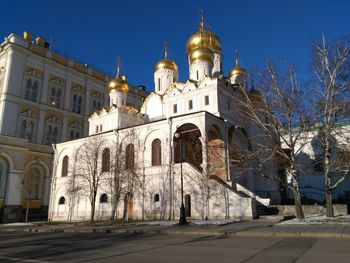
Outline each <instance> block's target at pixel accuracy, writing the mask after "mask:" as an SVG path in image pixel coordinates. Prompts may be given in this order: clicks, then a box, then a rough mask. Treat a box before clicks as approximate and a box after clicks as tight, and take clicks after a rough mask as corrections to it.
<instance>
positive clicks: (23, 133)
mask: <svg viewBox="0 0 350 263" xmlns="http://www.w3.org/2000/svg"><path fill="white" fill-rule="evenodd" d="M26 132H27V121H26V120H23V121H22V123H21V134H20V137H21V138H25V137H26Z"/></svg>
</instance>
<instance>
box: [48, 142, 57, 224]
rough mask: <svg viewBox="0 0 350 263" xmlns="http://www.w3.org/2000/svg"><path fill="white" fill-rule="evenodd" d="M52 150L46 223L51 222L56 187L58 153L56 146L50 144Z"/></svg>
mask: <svg viewBox="0 0 350 263" xmlns="http://www.w3.org/2000/svg"><path fill="white" fill-rule="evenodd" d="M52 148H53V150H54V159H53V169H52V176H51V187H50V188H51V189H50V202H49V211H48V221H52V216H53V215H52V213H53V211H54V207H53V206H54V201H53V199H54V196H53V193H54V190H55V188H56V187H54V186H56V169H57V159H58V152H57V147H56V144H52Z"/></svg>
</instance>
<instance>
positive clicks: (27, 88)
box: [24, 79, 32, 100]
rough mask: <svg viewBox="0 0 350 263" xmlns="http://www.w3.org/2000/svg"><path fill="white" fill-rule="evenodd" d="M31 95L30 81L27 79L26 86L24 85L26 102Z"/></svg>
mask: <svg viewBox="0 0 350 263" xmlns="http://www.w3.org/2000/svg"><path fill="white" fill-rule="evenodd" d="M31 93H32V80H30V79H28V80H27V84H26V92H25V95H24V98H25V99H26V100H30V97H31V96H30V94H31Z"/></svg>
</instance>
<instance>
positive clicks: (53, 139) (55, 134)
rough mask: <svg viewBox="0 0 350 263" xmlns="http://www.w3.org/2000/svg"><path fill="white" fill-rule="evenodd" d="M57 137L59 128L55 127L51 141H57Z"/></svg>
mask: <svg viewBox="0 0 350 263" xmlns="http://www.w3.org/2000/svg"><path fill="white" fill-rule="evenodd" d="M57 137H58V128H57V127H55V128H54V129H53V133H52V141H51V143H56V142H57Z"/></svg>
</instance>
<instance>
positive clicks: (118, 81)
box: [108, 58, 129, 93]
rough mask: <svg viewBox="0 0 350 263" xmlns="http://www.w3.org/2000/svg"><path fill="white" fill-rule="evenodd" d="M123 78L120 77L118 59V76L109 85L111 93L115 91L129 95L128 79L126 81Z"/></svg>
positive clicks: (118, 62)
mask: <svg viewBox="0 0 350 263" xmlns="http://www.w3.org/2000/svg"><path fill="white" fill-rule="evenodd" d="M123 78H124V77H123ZM123 78H121V77H120V60H119V58H118V61H117V76H116V77H115V78H114V79H112V80H111V81H110V82H109V83H108V90H109V92H111V91H112V90H114V91H121V92H125V93H127V92H128V91H129V85H128V83H127V81H126V78H125V79H123Z"/></svg>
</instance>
